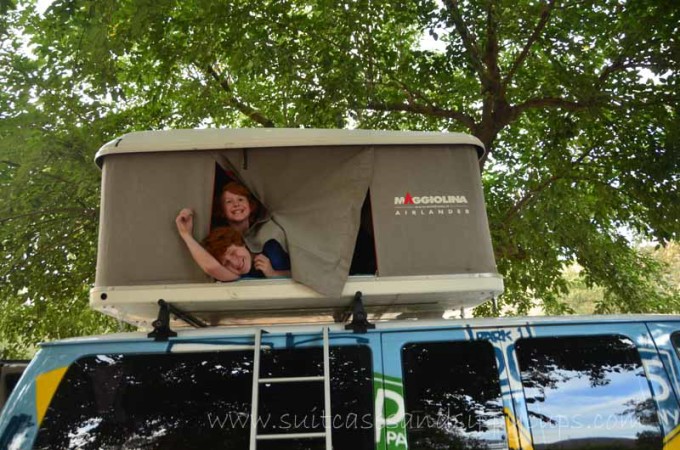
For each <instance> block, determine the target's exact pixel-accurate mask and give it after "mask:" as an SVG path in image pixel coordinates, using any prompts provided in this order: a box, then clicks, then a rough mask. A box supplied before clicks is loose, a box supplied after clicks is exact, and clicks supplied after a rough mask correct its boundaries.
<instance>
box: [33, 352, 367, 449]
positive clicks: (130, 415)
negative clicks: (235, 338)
mask: <svg viewBox="0 0 680 450" xmlns="http://www.w3.org/2000/svg"><path fill="white" fill-rule="evenodd" d="M252 364H253V352H252V351H230V352H210V353H177V354H137V355H127V354H117V355H96V356H88V357H85V358H82V359H79V360H78V361H76V362H75V363H73V364H72V365H71V366H70V367H69V369H68V371H67V372H66V374H65V376H64V379H63V380H62V382H61V384H60V386H59V388H58V390H57V392H56V393H55V396H54V398H53V399H52V402H51V404H50V406H49V408H48V410H47V413H46V415H45V418H44V420H43V423H42V425H41V427H40V429H39V431H38V436H37V439H36V444H35V447H34V448H38V449H54V448H60V449H83V450H85V449H101V448H117V449H139V448H144V449H163V450H173V449H177V450H180V449H181V450H191V449H206V448H229V449H235V450H239V449H243V450H247V449H248V441H249V437H250V421H249V416H250V410H251V394H252ZM322 367H323V365H322V350H321V349H320V348H305V349H295V350H275V351H270V352H263V353H262V366H261V377H263V378H264V377H269V376H272V377H273V376H302V375H305V376H308V375H316V374H318V373H319V370H321V371H322V370H323V369H322ZM308 369H309V370H310V372H312V373H309V372H307V373H304V374H303V373H302V370H308ZM371 374H372V367H371V353H370V349H369V348H368V347H366V346H346V347H331V407H332V408H333V414H334V415H345V416H347V415H348V411H351V412H352V413H357V414H359V415H360V416H361V415H363V416H364V417H360V420H361V419H363V420H367V421H368V422H369V424H372V423H373V402H372V398H373V386H372V375H371ZM259 392H260V404H259V408H260V414H259V420H260V427H259V429H260V431H259V432H260V433H273V432H276V433H284V432H296V433H305V432H312V431H323V428H322V426H321V425H319V424H320V423H321V422H320V421H321V415H322V413H323V383H322V382H309V383H285V384H283V383H272V384H270V385H264V384H263V385H261V388H260V391H259ZM76 399H77V400H76ZM343 420H346V417H343V418H342V419H337V420H336V423H335V425H336V427H335V428H334V430H333V445H334V447H335V448H350V443H351V444H352V447H354V448H356V449H358V450H359V449H373V448H374V444H373V430H372V429H370V427H365V428H361V427H360V426H352V424H350V425H349V426H341V425H340V423H345V422H343ZM360 424H361V421H359V425H360ZM275 426H276V427H278V428H277V429H275V428H274V427H275ZM276 448H287V449H310V450H311V449H316V448H319V449H322V448H324V440H323V439H306V440H300V441H290V440H288V441H262V442H259V443H258V449H261V450H267V449H276Z"/></svg>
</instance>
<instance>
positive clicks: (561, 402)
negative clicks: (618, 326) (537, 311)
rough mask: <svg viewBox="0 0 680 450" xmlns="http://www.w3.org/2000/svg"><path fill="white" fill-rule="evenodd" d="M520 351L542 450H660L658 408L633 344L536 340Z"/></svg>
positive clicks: (523, 343) (522, 343)
mask: <svg viewBox="0 0 680 450" xmlns="http://www.w3.org/2000/svg"><path fill="white" fill-rule="evenodd" d="M515 348H516V351H517V358H518V362H519V367H520V370H521V378H522V385H523V386H524V395H525V397H526V403H527V408H528V412H529V420H530V427H531V434H532V436H533V439H534V445H535V448H536V449H537V450H540V449H548V448H570V449H572V448H573V449H585V448H596V447H597V448H598V449H599V448H602V449H610V448H611V449H624V448H637V449H644V450H656V449H661V448H662V446H663V439H662V433H661V430H660V427H659V420H658V415H657V409H656V404H655V402H654V399H653V398H652V393H651V390H650V388H649V382H648V381H647V379H646V377H645V372H644V369H643V367H642V361H641V359H640V355H639V354H638V352H637V350H636V348H635V345H634V344H633V342H632V341H631V340H629V339H628V338H625V337H621V336H581V337H550V338H533V339H520V340H519V341H518V342H517V344H516V347H515Z"/></svg>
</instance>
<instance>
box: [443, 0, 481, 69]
mask: <svg viewBox="0 0 680 450" xmlns="http://www.w3.org/2000/svg"><path fill="white" fill-rule="evenodd" d="M445 3H446V6H447V9H448V11H449V14H450V15H451V19H452V20H453V23H454V25H455V26H456V30H458V34H460V38H461V39H462V40H463V46H464V47H465V50H466V51H467V53H468V56H469V57H470V63H471V64H472V67H473V68H474V69H475V71H476V72H477V75H479V78H480V80H484V79H486V73H485V70H484V64H483V63H482V58H481V52H480V51H479V45H478V44H477V39H476V38H475V36H474V35H473V34H472V33H471V32H470V31H469V30H468V28H467V26H466V25H465V21H464V20H463V16H462V15H461V12H460V10H459V9H458V0H446V2H445Z"/></svg>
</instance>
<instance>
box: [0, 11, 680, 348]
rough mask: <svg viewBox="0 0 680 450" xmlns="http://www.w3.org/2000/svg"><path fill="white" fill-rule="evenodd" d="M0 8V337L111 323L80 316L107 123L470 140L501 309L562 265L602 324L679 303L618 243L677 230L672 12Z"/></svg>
mask: <svg viewBox="0 0 680 450" xmlns="http://www.w3.org/2000/svg"><path fill="white" fill-rule="evenodd" d="M3 8H5V9H4V10H3V11H1V13H2V19H1V20H2V23H1V24H0V33H2V35H3V43H2V48H1V51H0V59H1V60H2V66H3V67H4V69H5V70H3V71H2V72H0V78H1V80H0V81H1V82H2V84H3V86H4V90H3V92H2V93H0V102H1V103H2V109H1V110H0V114H1V117H2V124H1V125H0V134H1V136H2V140H1V143H0V152H1V153H0V161H1V162H0V184H1V185H2V196H1V198H0V221H2V224H3V226H2V230H1V231H0V244H1V245H2V251H3V253H2V255H3V257H2V262H1V263H0V264H1V265H0V277H2V283H1V287H0V295H1V296H2V299H1V300H0V302H2V303H1V305H0V307H2V310H3V315H2V319H0V336H2V338H0V341H2V340H3V339H4V340H6V341H11V342H16V341H17V340H18V339H20V338H21V339H24V340H25V341H26V342H35V341H36V340H39V339H47V338H54V337H59V336H64V335H67V334H73V333H81V332H90V331H92V330H95V329H101V327H115V324H111V323H110V322H106V321H104V319H101V318H98V317H95V316H94V315H92V314H91V313H89V312H83V311H81V309H82V308H83V305H84V304H85V302H86V291H87V287H88V285H89V283H90V282H91V280H92V276H93V273H94V261H95V241H96V227H97V217H98V192H97V189H98V176H99V175H98V172H97V170H96V169H95V168H94V165H93V164H92V163H91V158H92V155H93V154H94V152H95V151H96V149H97V148H98V146H99V145H101V144H102V143H103V142H105V141H107V140H109V139H112V138H114V137H116V136H117V135H120V134H122V133H124V132H128V131H132V130H140V129H150V128H151V129H155V128H166V127H173V128H174V127H197V126H276V127H284V126H285V127H300V126H303V127H359V128H378V129H409V130H446V131H462V132H467V133H471V134H474V135H475V136H477V137H478V138H479V139H481V140H482V142H483V143H484V144H485V146H486V147H487V149H488V153H487V156H486V157H485V159H484V160H483V161H481V163H480V165H481V169H482V171H483V172H482V174H483V181H484V185H485V189H486V199H487V208H488V213H489V217H490V224H491V231H492V235H493V239H494V245H495V249H496V256H497V261H498V265H499V269H500V270H501V272H502V273H503V275H504V276H505V279H506V286H507V292H506V294H504V296H503V297H502V299H501V302H502V303H504V304H508V305H514V306H515V307H516V309H517V311H518V312H520V313H521V312H526V311H527V310H528V309H529V308H530V306H531V304H532V302H534V301H535V300H536V299H538V300H540V301H542V302H543V304H544V306H545V307H546V309H547V310H548V312H553V313H561V312H567V311H569V308H568V307H567V306H565V304H564V303H563V302H561V301H560V296H561V295H562V294H564V293H565V292H566V290H567V282H566V281H565V280H564V277H563V269H564V268H565V267H566V266H567V265H568V264H570V263H571V262H572V261H576V262H578V263H579V264H580V265H581V266H582V267H583V268H584V269H583V272H582V278H583V280H584V282H585V283H586V284H587V285H589V286H595V285H597V286H599V287H600V288H601V289H603V291H604V295H603V297H602V300H601V301H600V302H599V303H598V305H597V310H598V311H600V312H608V311H623V312H642V311H659V312H663V311H678V309H679V304H680V303H679V301H680V299H679V298H678V293H677V286H675V289H674V288H673V286H669V285H668V283H666V284H664V283H665V282H664V278H663V277H662V276H661V273H662V271H661V269H662V267H661V266H660V265H659V264H658V263H657V262H655V261H654V260H653V259H652V258H650V257H649V256H646V255H644V254H641V253H639V252H638V251H637V250H636V249H635V246H634V245H632V244H631V242H630V239H628V238H627V237H626V236H627V234H628V233H634V234H635V236H637V237H638V238H639V239H643V240H654V241H656V242H658V243H659V244H660V245H666V244H667V243H668V242H670V241H674V240H677V239H678V232H679V225H678V224H679V223H680V220H679V219H680V201H679V200H680V196H679V195H678V186H679V181H680V175H679V172H680V171H679V170H678V166H679V164H680V149H679V148H678V145H679V144H678V142H680V136H679V133H680V120H679V118H678V105H680V95H679V92H680V91H679V82H680V79H679V74H680V71H679V64H680V45H679V43H678V39H679V37H678V36H680V30H679V29H678V28H679V25H678V24H679V23H680V8H679V6H678V5H677V2H675V1H672V0H636V1H620V0H600V1H597V2H594V1H579V2H577V1H567V0H564V1H558V0H547V1H536V0H519V1H517V0H513V1H510V0H484V1H475V2H473V1H463V0H443V1H436V0H418V1H412V0H409V1H396V0H395V1H393V0H385V1H382V2H372V1H368V0H356V1H340V2H338V1H326V0H318V1H295V2H292V1H279V0H276V1H274V0H265V1H259V2H245V1H239V0H186V1H181V2H176V1H169V0H158V1H153V2H152V1H148V0H120V1H116V2H99V1H93V0H57V1H55V2H54V3H53V4H52V5H51V6H50V7H49V8H48V9H47V10H46V11H45V12H44V13H42V14H41V13H38V12H37V11H36V10H35V4H34V3H33V2H31V1H28V0H25V1H19V2H18V4H16V5H14V4H13V3H12V2H5V3H3ZM76 311H78V312H76ZM479 313H480V314H491V313H493V311H491V309H490V308H484V307H482V308H480V309H479ZM74 317H76V318H78V320H72V319H73V318H74ZM19 323H30V324H31V325H30V327H29V328H31V329H30V331H27V332H19V331H17V329H18V327H17V325H18V324H19ZM12 330H14V331H12ZM17 348H18V347H17ZM17 351H18V350H17Z"/></svg>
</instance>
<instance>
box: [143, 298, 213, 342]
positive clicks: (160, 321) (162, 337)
mask: <svg viewBox="0 0 680 450" xmlns="http://www.w3.org/2000/svg"><path fill="white" fill-rule="evenodd" d="M158 306H159V308H158V318H157V319H156V320H154V321H153V322H152V323H151V325H153V331H152V332H151V333H149V334H147V335H146V336H147V337H150V338H153V339H154V341H156V342H166V341H167V340H168V339H170V338H171V337H177V333H176V332H175V331H172V329H170V313H172V314H173V315H174V316H175V317H177V318H178V319H180V320H182V321H184V322H186V323H187V324H189V325H191V326H192V327H194V328H205V327H207V326H208V325H207V324H206V323H205V322H203V321H202V320H200V319H198V318H196V317H194V316H192V315H191V314H189V313H187V312H185V311H182V310H181V309H179V308H177V307H176V306H174V305H171V304H170V303H168V302H166V301H165V300H163V299H160V300H158Z"/></svg>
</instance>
